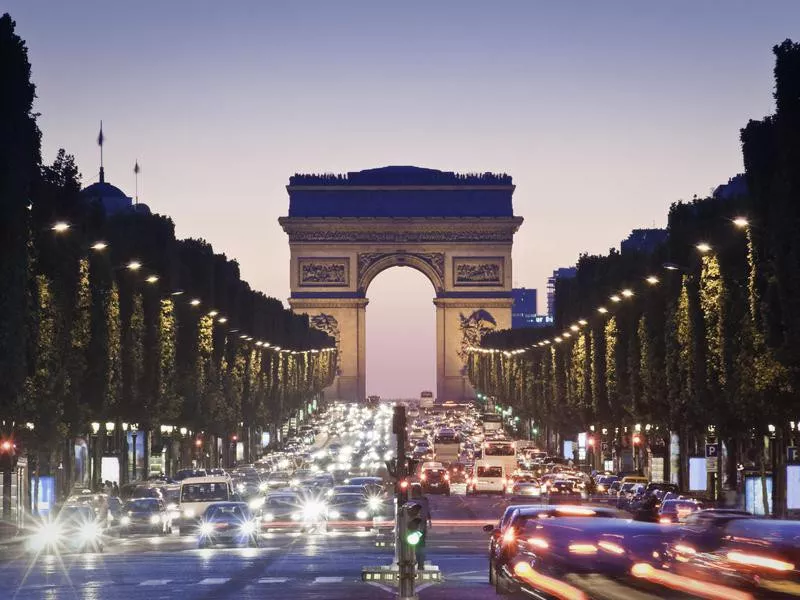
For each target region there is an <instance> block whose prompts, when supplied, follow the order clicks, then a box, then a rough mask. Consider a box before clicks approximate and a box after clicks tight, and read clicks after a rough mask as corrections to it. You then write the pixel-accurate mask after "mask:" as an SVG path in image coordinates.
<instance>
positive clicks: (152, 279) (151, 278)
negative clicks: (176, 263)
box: [145, 275, 158, 283]
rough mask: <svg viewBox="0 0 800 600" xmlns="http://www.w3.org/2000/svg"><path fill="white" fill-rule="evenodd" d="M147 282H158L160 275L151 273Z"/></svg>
mask: <svg viewBox="0 0 800 600" xmlns="http://www.w3.org/2000/svg"><path fill="white" fill-rule="evenodd" d="M145 281H146V282H147V283H157V282H158V275H150V276H149V277H148V278H147V279H145Z"/></svg>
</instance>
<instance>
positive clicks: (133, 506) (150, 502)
mask: <svg viewBox="0 0 800 600" xmlns="http://www.w3.org/2000/svg"><path fill="white" fill-rule="evenodd" d="M123 510H132V511H145V510H147V511H152V510H158V500H156V499H154V498H137V499H136V500H128V501H127V502H126V503H125V506H124V507H123Z"/></svg>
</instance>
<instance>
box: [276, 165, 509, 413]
mask: <svg viewBox="0 0 800 600" xmlns="http://www.w3.org/2000/svg"><path fill="white" fill-rule="evenodd" d="M287 191H288V192H289V197H290V202H289V216H287V217H282V218H281V219H280V224H281V226H282V227H283V229H284V231H286V233H287V234H288V235H289V246H290V250H291V261H290V282H291V297H290V298H289V304H290V306H291V307H292V309H293V310H294V311H295V312H297V313H305V314H308V315H309V318H310V320H311V323H312V324H313V325H314V326H315V327H317V328H319V329H322V330H323V331H326V332H327V333H329V334H331V335H332V336H334V337H335V338H336V340H337V347H338V349H339V361H338V364H339V373H338V374H337V377H336V381H335V383H334V384H333V386H331V388H329V389H328V390H326V395H328V396H329V397H331V398H335V399H344V400H358V401H361V400H363V399H364V398H365V396H366V355H365V349H366V306H367V304H368V302H369V300H368V299H367V292H368V289H369V285H370V283H371V282H372V280H373V279H374V278H375V277H376V276H377V275H378V274H379V273H381V272H382V271H385V270H386V269H389V268H392V267H396V266H406V267H411V268H414V269H416V270H418V271H420V272H422V273H423V274H424V275H425V276H426V277H427V278H428V279H429V280H430V282H431V284H432V285H433V288H434V290H435V297H434V299H433V302H434V304H435V306H436V340H437V342H436V345H437V347H436V357H437V358H436V378H437V386H436V387H437V398H438V400H439V401H445V400H456V401H458V400H465V399H471V398H473V397H474V392H473V390H472V388H471V387H470V385H469V382H468V381H467V378H466V376H465V373H464V358H465V354H464V352H465V349H466V348H467V347H468V346H469V345H472V344H475V343H477V342H478V341H479V340H480V337H481V335H483V334H485V333H486V332H487V331H489V330H491V329H494V328H497V329H505V328H508V327H510V326H511V303H512V300H511V282H512V272H511V248H512V244H513V236H514V233H515V232H516V231H517V229H518V228H519V226H520V225H521V223H522V218H521V217H517V216H514V214H513V208H512V204H511V197H512V194H513V192H514V186H513V184H512V182H511V178H510V177H509V176H507V175H493V174H483V175H459V174H455V173H450V172H442V171H436V170H432V169H420V168H416V167H386V168H383V169H372V170H367V171H359V172H354V173H348V174H347V175H346V176H342V175H296V176H294V177H292V178H291V180H290V183H289V185H288V186H287Z"/></svg>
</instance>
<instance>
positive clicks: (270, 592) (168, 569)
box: [0, 435, 685, 600]
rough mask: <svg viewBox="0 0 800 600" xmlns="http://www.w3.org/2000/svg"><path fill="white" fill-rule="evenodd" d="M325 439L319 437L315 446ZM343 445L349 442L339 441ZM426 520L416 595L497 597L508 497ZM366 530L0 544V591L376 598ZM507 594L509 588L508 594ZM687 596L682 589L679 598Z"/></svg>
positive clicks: (442, 502) (606, 593)
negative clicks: (496, 556) (28, 550)
mask: <svg viewBox="0 0 800 600" xmlns="http://www.w3.org/2000/svg"><path fill="white" fill-rule="evenodd" d="M332 441H333V440H332V439H328V437H327V436H324V435H323V436H320V437H319V438H318V440H317V444H315V447H316V448H317V449H319V448H324V447H326V446H327V445H328V444H329V443H331V442H332ZM339 441H342V442H344V443H350V442H351V441H352V440H350V439H343V440H339ZM430 503H431V512H432V515H433V527H432V529H431V530H430V531H429V536H428V543H427V559H428V560H429V561H430V562H432V563H433V564H435V565H436V566H438V567H439V569H440V570H441V572H442V574H443V582H442V583H438V584H430V583H428V584H422V585H420V586H419V587H418V592H419V594H418V595H419V598H420V600H444V599H450V598H459V599H460V600H482V599H488V598H496V597H497V595H496V593H495V590H494V588H493V587H492V586H490V585H489V583H488V575H487V557H486V548H487V534H486V533H485V532H484V531H483V530H482V527H483V525H485V524H488V523H495V522H496V521H497V519H498V517H499V516H500V514H501V513H502V512H503V509H504V508H505V506H506V505H507V504H508V501H507V500H505V499H503V498H502V497H499V496H480V497H472V496H469V497H467V496H457V495H453V496H450V497H445V496H430ZM375 540H376V536H375V534H374V533H371V532H366V531H363V530H362V531H344V532H328V533H324V534H299V533H291V532H278V533H269V534H265V535H263V536H262V538H261V547H260V548H221V547H214V548H210V549H199V548H197V540H196V539H195V538H194V537H193V536H188V537H187V536H183V537H181V536H179V535H178V534H177V533H173V534H171V535H168V536H163V537H162V536H150V535H137V536H131V537H128V538H124V539H119V538H111V539H109V540H108V541H107V544H106V547H105V551H104V552H103V553H98V554H72V555H64V556H40V557H38V558H31V557H30V556H28V555H24V554H22V553H21V552H20V551H19V549H18V548H17V547H14V546H11V547H6V548H0V598H4V599H5V598H13V599H18V600H34V599H36V600H38V599H41V598H47V599H48V600H61V599H64V600H66V599H81V600H84V599H85V600H96V599H103V600H106V599H109V600H111V599H117V598H119V599H124V600H140V599H141V600H159V599H164V600H166V599H174V598H185V599H187V600H188V599H201V600H212V599H213V600H216V599H220V600H222V599H231V600H234V599H235V600H246V599H249V598H254V599H255V598H259V599H260V598H265V597H266V598H295V599H297V600H316V599H319V600H334V599H339V598H341V599H347V600H362V599H363V600H383V599H391V598H395V597H396V596H395V593H394V591H393V589H392V588H391V587H389V586H386V585H382V584H376V583H364V582H362V581H361V567H362V566H375V565H388V564H390V563H391V562H392V560H393V549H392V548H385V547H384V548H378V547H376V544H375ZM571 583H572V584H573V585H576V586H577V587H580V588H582V589H583V590H584V591H586V592H587V593H590V594H591V597H594V598H600V599H608V598H623V599H626V600H627V599H628V598H631V599H634V600H649V599H650V598H663V597H670V596H665V595H662V594H660V593H659V594H658V595H656V594H652V593H648V592H642V591H641V590H640V589H637V590H634V589H631V588H628V587H625V586H622V585H621V584H619V583H616V582H613V581H610V580H608V579H606V578H604V577H602V576H599V575H598V576H590V577H588V578H574V579H572V580H571ZM507 597H509V598H510V596H507ZM682 597H685V596H682Z"/></svg>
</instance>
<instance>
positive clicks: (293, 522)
mask: <svg viewBox="0 0 800 600" xmlns="http://www.w3.org/2000/svg"><path fill="white" fill-rule="evenodd" d="M302 504H303V503H302V498H301V497H300V495H299V494H297V493H295V492H289V491H287V492H277V493H271V494H269V495H268V496H267V497H266V498H265V499H264V504H263V505H262V506H261V528H262V530H263V531H269V530H271V529H272V530H275V529H300V527H301V511H302Z"/></svg>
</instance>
